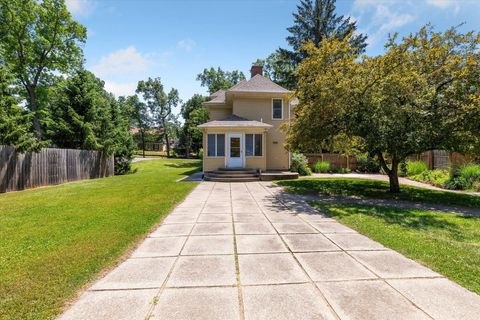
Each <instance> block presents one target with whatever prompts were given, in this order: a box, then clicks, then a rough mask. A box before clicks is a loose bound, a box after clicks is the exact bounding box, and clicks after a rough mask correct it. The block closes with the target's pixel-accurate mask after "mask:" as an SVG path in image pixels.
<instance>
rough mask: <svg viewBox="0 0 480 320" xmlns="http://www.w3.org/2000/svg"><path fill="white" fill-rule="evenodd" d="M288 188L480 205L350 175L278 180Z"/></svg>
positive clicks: (475, 199) (299, 191) (471, 200)
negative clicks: (395, 189) (393, 190)
mask: <svg viewBox="0 0 480 320" xmlns="http://www.w3.org/2000/svg"><path fill="white" fill-rule="evenodd" d="M277 183H278V184H279V185H280V186H283V187H285V188H286V189H287V190H288V191H289V192H292V193H297V194H322V195H336V196H350V197H352V196H354V197H360V198H373V199H386V200H405V201H414V202H424V203H432V204H443V205H450V206H460V207H471V208H480V197H478V196H471V195H466V194H458V193H453V192H446V191H437V190H429V189H425V188H419V187H413V186H405V185H402V186H401V192H400V193H390V192H389V184H388V183H387V182H384V181H373V180H365V179H352V178H317V179H301V180H285V181H279V182H277Z"/></svg>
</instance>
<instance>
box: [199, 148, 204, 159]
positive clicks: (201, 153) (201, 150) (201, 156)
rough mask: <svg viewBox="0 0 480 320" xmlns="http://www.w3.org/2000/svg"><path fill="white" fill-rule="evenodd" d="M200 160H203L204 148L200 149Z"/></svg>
mask: <svg viewBox="0 0 480 320" xmlns="http://www.w3.org/2000/svg"><path fill="white" fill-rule="evenodd" d="M198 158H199V159H200V160H203V148H200V149H199V150H198Z"/></svg>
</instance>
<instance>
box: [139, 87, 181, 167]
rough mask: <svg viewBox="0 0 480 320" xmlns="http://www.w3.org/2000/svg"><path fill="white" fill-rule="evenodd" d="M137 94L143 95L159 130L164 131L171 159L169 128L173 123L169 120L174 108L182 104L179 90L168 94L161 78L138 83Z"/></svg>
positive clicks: (168, 155)
mask: <svg viewBox="0 0 480 320" xmlns="http://www.w3.org/2000/svg"><path fill="white" fill-rule="evenodd" d="M137 93H140V94H142V96H143V99H144V100H145V101H146V103H147V106H148V107H149V109H150V112H151V113H152V116H153V118H154V122H155V123H156V124H157V125H158V128H159V130H162V131H163V137H164V140H165V145H166V149H167V157H170V142H171V141H170V140H171V139H170V138H171V137H170V136H171V129H170V128H169V126H171V122H169V120H170V119H171V117H170V115H171V113H172V108H174V107H176V106H177V105H178V104H179V103H180V97H179V95H178V90H177V89H174V88H172V89H171V90H170V92H169V93H168V94H166V93H165V91H164V88H163V84H162V82H161V80H160V78H154V79H152V78H148V80H147V81H140V82H139V83H138V86H137Z"/></svg>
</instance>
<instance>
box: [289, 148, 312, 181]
mask: <svg viewBox="0 0 480 320" xmlns="http://www.w3.org/2000/svg"><path fill="white" fill-rule="evenodd" d="M290 171H292V172H298V174H300V175H302V176H309V175H311V174H312V170H310V168H309V167H308V160H307V157H305V156H304V155H303V154H301V153H298V152H294V153H293V154H292V164H291V167H290Z"/></svg>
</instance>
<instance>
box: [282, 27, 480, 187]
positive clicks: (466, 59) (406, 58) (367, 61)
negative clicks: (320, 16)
mask: <svg viewBox="0 0 480 320" xmlns="http://www.w3.org/2000/svg"><path fill="white" fill-rule="evenodd" d="M479 44H480V35H479V34H473V33H467V34H460V33H458V31H457V30H456V29H455V28H452V29H450V30H448V31H446V32H444V33H439V32H434V31H433V29H432V28H431V27H429V26H427V27H423V28H422V29H421V30H420V31H419V32H418V33H416V34H412V35H409V36H408V37H406V38H404V39H403V40H402V41H398V39H397V37H396V36H394V37H392V38H391V39H390V40H389V42H388V43H387V45H386V52H385V54H383V55H381V56H377V57H371V58H369V57H362V58H361V59H360V58H359V53H358V50H357V49H356V48H355V47H353V46H352V44H351V42H350V41H349V39H343V40H339V39H336V38H332V39H325V40H323V42H322V44H321V46H320V47H317V46H316V45H314V44H313V43H309V44H307V45H305V46H304V48H303V49H304V50H305V51H306V52H307V54H308V56H307V58H305V59H304V61H303V62H302V63H301V65H300V66H299V68H298V70H297V71H296V75H297V76H298V79H299V80H298V89H297V96H298V98H299V100H300V104H299V106H298V107H297V108H296V109H295V111H294V112H295V120H293V122H292V123H291V126H290V127H289V128H286V130H287V132H288V138H287V139H288V143H289V146H290V148H293V149H300V150H303V149H309V148H313V147H314V146H315V145H318V144H319V143H325V142H328V143H330V142H334V141H335V139H336V137H338V136H341V135H344V136H346V137H348V138H349V139H358V140H360V143H359V144H360V145H362V146H363V148H364V149H365V150H364V151H367V152H369V153H371V154H375V155H376V158H377V159H378V161H379V163H380V165H381V167H382V168H383V170H384V171H385V172H386V173H387V175H388V176H389V180H390V191H391V192H399V191H400V186H399V183H398V166H399V164H400V163H401V162H402V161H404V160H405V159H406V158H407V157H408V156H409V155H412V154H418V153H421V152H424V151H427V150H432V149H445V150H451V151H460V152H462V151H465V150H468V149H470V148H472V146H474V145H475V144H476V143H478V135H477V139H475V138H474V137H475V135H476V134H478V126H479V125H478V123H480V117H479V108H480V77H479V75H480V65H479V64H478V61H480V52H479V51H478V48H479ZM475 130H477V131H475Z"/></svg>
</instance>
